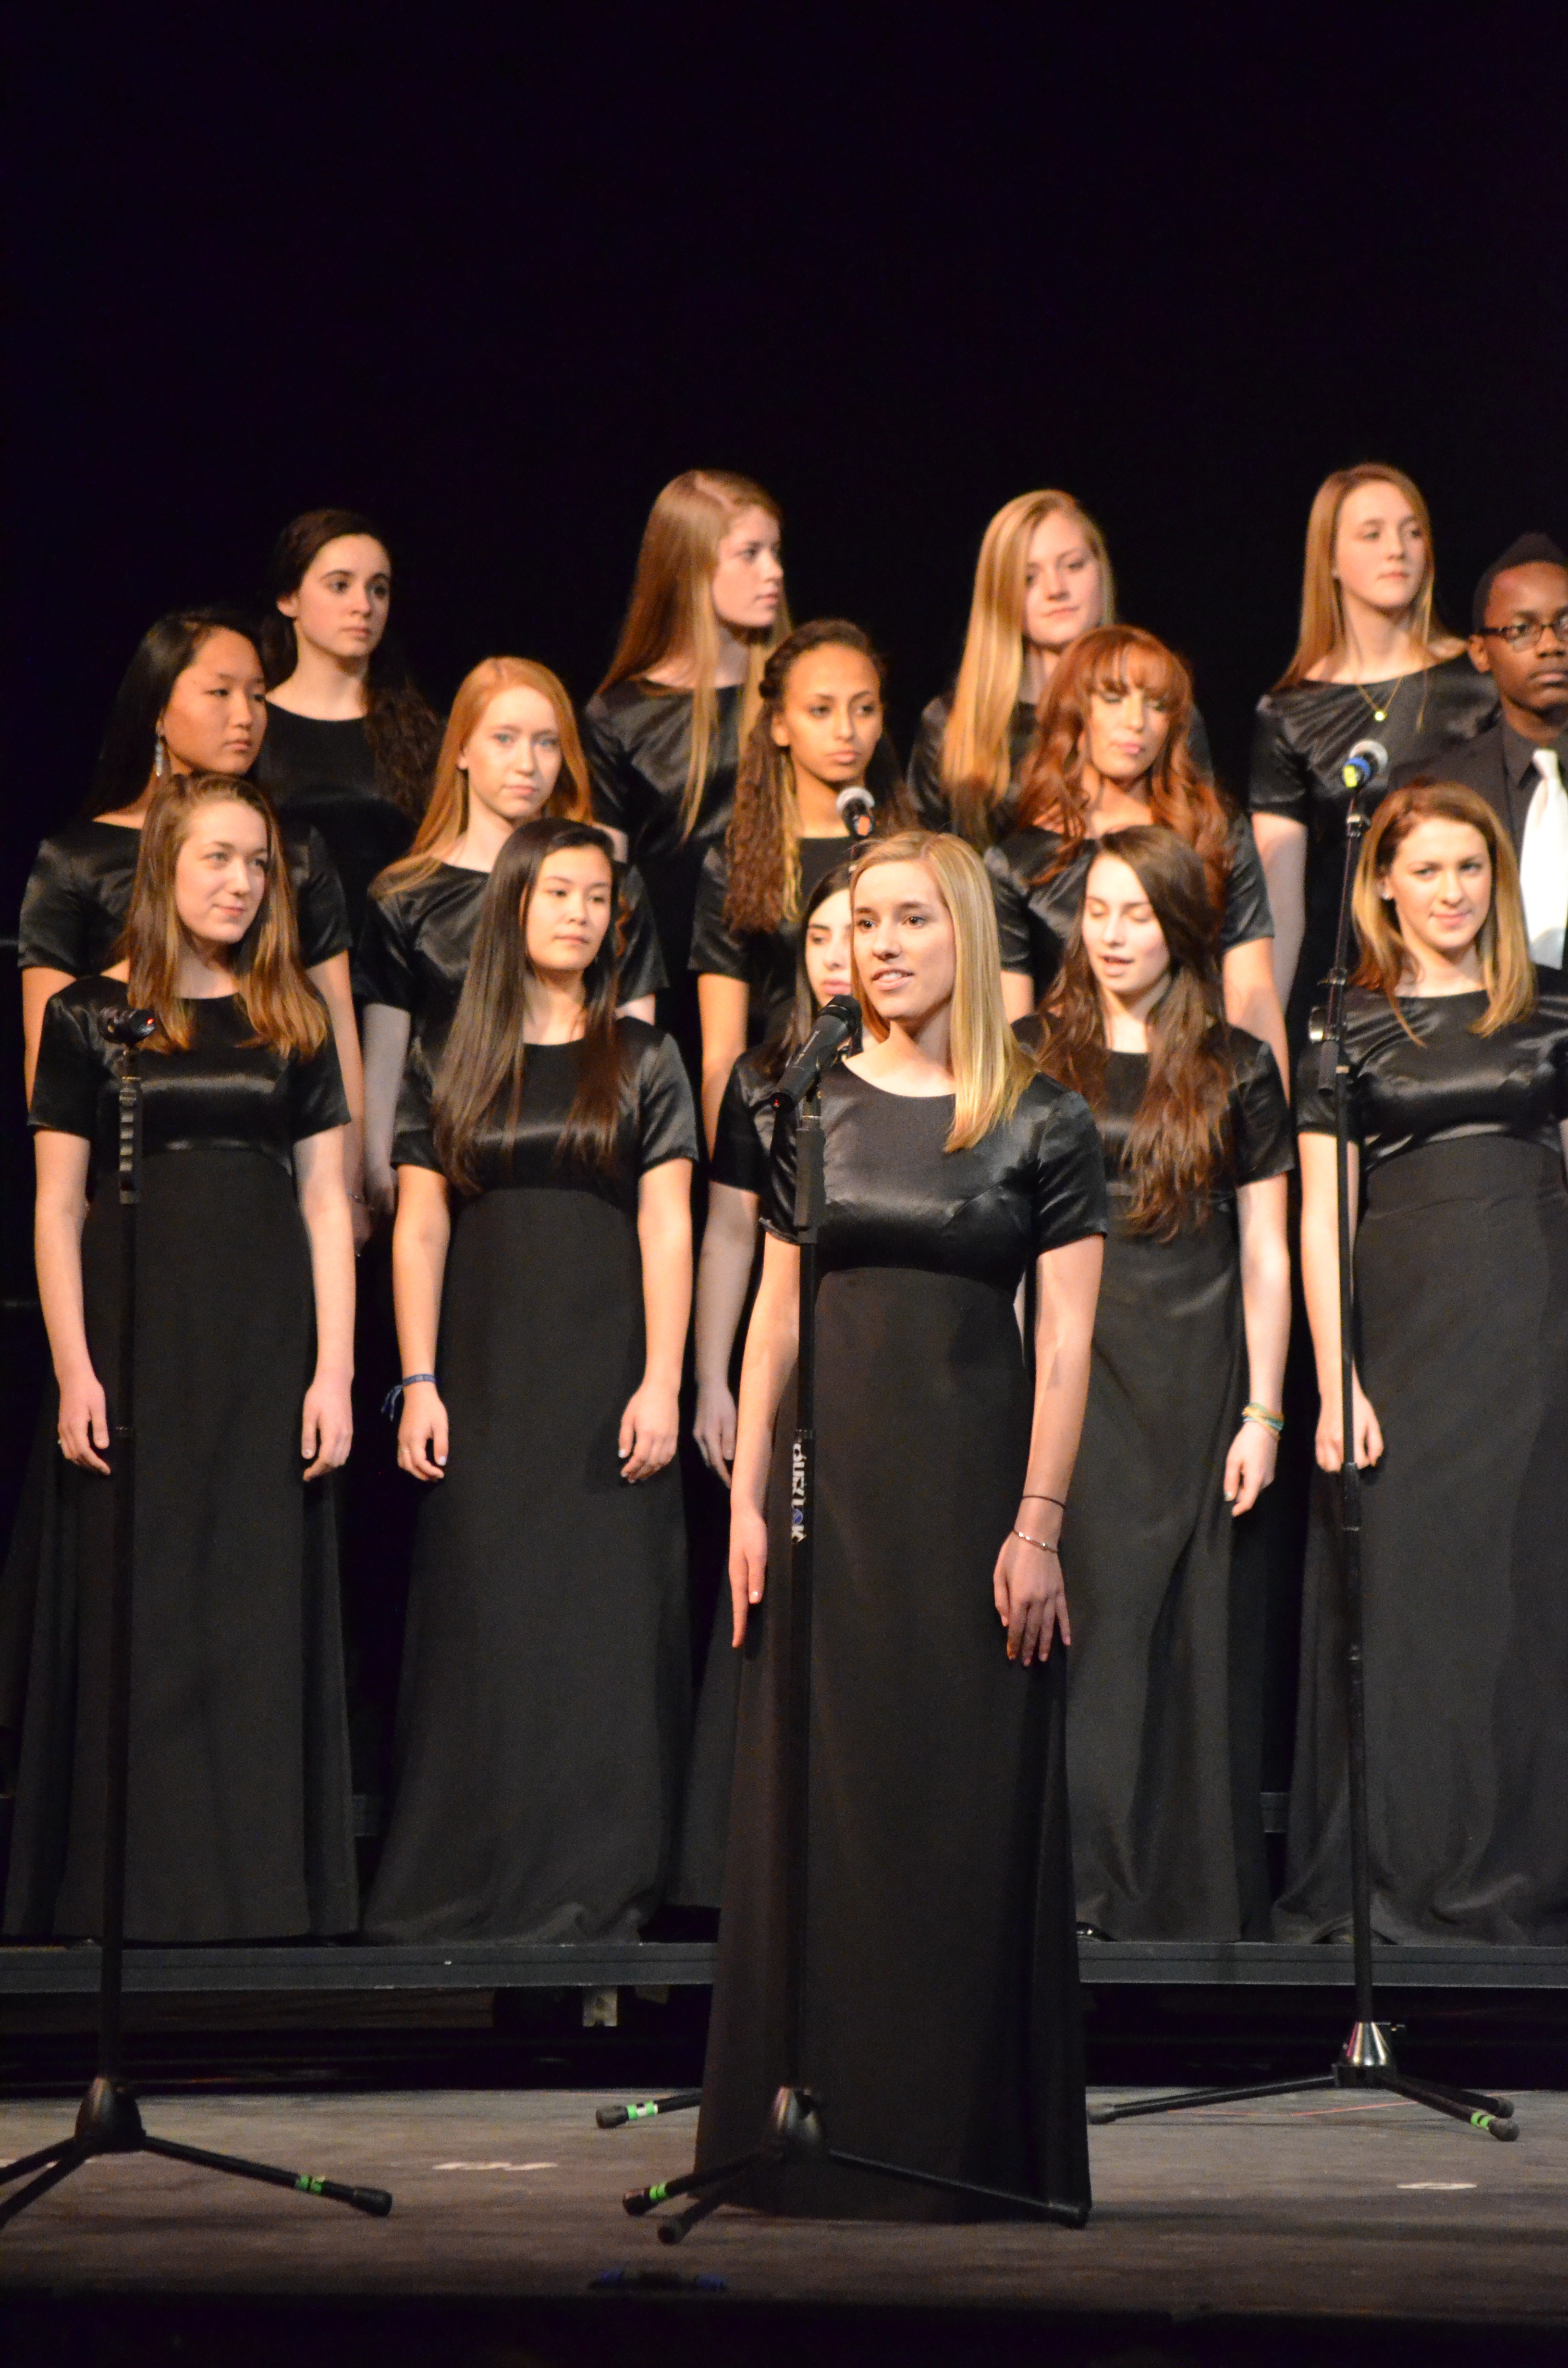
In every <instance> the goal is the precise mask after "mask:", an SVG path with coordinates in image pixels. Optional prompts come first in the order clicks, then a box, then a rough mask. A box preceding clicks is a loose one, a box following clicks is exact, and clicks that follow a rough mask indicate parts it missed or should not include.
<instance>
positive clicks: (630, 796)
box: [583, 469, 790, 1036]
mask: <svg viewBox="0 0 1568 2368" xmlns="http://www.w3.org/2000/svg"><path fill="white" fill-rule="evenodd" d="M778 537H779V516H778V505H777V503H776V502H775V501H774V500H773V497H772V495H769V494H765V493H764V492H763V490H762V487H761V486H760V485H757V484H753V483H752V481H751V479H750V478H749V477H739V476H736V475H734V474H733V472H731V471H729V470H727V469H687V471H686V472H684V474H683V475H681V476H678V477H673V478H672V479H671V480H670V483H669V484H667V485H666V486H665V488H664V490H663V492H662V493H661V494H660V495H659V497H658V499H657V501H656V502H655V503H654V504H653V509H652V511H651V512H650V514H649V518H648V524H647V526H646V528H645V529H644V531H643V535H642V549H641V551H640V552H638V555H637V575H636V578H635V580H634V582H633V584H632V586H631V602H630V604H629V606H628V608H627V611H626V621H625V623H624V624H623V625H622V627H621V629H620V639H619V642H618V643H617V644H616V652H615V655H614V657H613V658H612V659H611V660H610V665H609V671H608V674H607V675H606V677H605V678H604V680H603V682H602V683H601V684H600V685H599V688H598V690H597V692H596V694H595V696H594V697H593V698H592V699H590V700H589V701H588V703H587V705H586V707H585V709H584V711H583V740H584V745H585V748H586V751H587V758H588V771H589V774H590V776H591V778H592V780H593V785H594V812H595V814H596V815H597V819H598V820H599V821H600V822H602V823H607V824H608V825H610V827H611V828H612V829H614V830H618V831H619V832H620V834H621V836H622V837H623V838H624V839H625V840H626V842H627V848H626V851H627V853H628V855H629V856H630V858H631V861H632V862H633V863H635V864H636V866H637V868H638V870H639V871H641V872H642V877H643V879H644V881H645V882H647V887H648V894H649V896H650V898H651V899H652V902H653V916H654V919H655V920H656V921H657V923H658V928H659V940H660V944H661V947H662V949H663V951H664V957H665V970H666V971H667V972H668V973H669V977H670V981H671V984H672V986H673V987H674V988H675V990H676V1000H677V1005H678V1007H679V1011H680V1016H681V1019H682V1027H681V1032H682V1034H683V1035H692V1036H694V1035H695V1029H694V1027H693V1025H692V1022H693V1019H694V1017H695V1015H694V1013H693V1011H692V1009H691V1004H690V1000H689V989H688V986H687V956H688V955H689V953H690V951H691V923H692V913H693V910H694V908H695V905H696V902H697V882H698V875H699V872H700V871H701V869H702V859H703V857H704V856H705V855H706V854H707V852H708V850H709V848H711V847H716V846H717V845H718V844H719V842H720V841H721V840H722V837H723V836H724V826H725V825H726V824H727V823H728V821H729V819H730V807H731V804H732V803H733V798H734V793H735V770H736V767H737V765H738V763H739V761H740V752H741V748H742V746H743V745H744V742H745V740H746V738H747V737H748V735H749V734H750V732H751V727H752V724H753V723H754V721H755V719H756V703H757V695H758V690H759V687H760V685H761V681H762V669H763V666H764V665H765V664H766V662H767V654H768V652H769V650H771V649H772V648H773V646H774V644H775V643H777V642H778V641H779V640H781V639H782V637H783V635H784V634H785V633H787V632H789V630H790V619H789V614H788V612H787V610H786V609H785V606H784V571H783V568H782V567H781V565H780V564H779V559H778Z"/></svg>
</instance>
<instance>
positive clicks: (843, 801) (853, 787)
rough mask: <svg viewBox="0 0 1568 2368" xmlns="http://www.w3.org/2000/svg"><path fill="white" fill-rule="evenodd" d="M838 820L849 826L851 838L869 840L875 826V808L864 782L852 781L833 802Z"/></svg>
mask: <svg viewBox="0 0 1568 2368" xmlns="http://www.w3.org/2000/svg"><path fill="white" fill-rule="evenodd" d="M834 803H835V806H836V807H837V808H838V819H839V821H840V822H844V823H847V824H848V825H849V836H850V837H851V838H869V837H870V836H871V833H872V832H873V831H874V830H875V829H876V826H877V806H876V801H875V799H874V798H873V797H872V795H871V792H870V791H869V789H868V788H867V787H866V784H865V782H864V781H852V782H851V783H850V785H849V787H848V788H847V789H846V790H840V791H839V792H838V795H837V797H836V798H835V800H834Z"/></svg>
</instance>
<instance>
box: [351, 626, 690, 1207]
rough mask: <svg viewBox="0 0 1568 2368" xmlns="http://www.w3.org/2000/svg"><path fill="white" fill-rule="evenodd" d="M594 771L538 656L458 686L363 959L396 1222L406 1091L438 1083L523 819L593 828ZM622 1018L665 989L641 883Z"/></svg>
mask: <svg viewBox="0 0 1568 2368" xmlns="http://www.w3.org/2000/svg"><path fill="white" fill-rule="evenodd" d="M591 803H592V802H591V797H590V793H589V787H588V768H587V765H586V762H585V758H584V756H583V744H582V741H581V739H580V737H579V735H578V731H577V719H576V716H575V715H574V712H573V709H572V701H571V700H570V698H569V697H568V696H567V692H566V686H565V684H564V683H563V682H562V680H561V678H560V677H559V676H558V675H555V674H552V673H551V669H550V668H549V666H541V665H540V663H539V661H538V660H537V659H536V658H512V657H499V658H483V659H481V661H480V663H479V665H478V666H474V667H472V669H471V670H470V672H469V673H468V674H466V675H465V676H464V677H463V679H462V681H461V682H460V684H459V686H458V690H457V696H456V698H455V699H454V700H453V701H452V706H451V712H450V714H449V716H448V718H447V728H446V731H445V733H444V734H443V736H442V740H441V747H440V754H439V755H438V756H437V759H436V772H435V780H434V785H433V787H432V789H431V792H430V803H429V804H428V806H427V807H426V811H425V816H424V820H423V821H422V822H421V824H420V825H419V829H418V831H417V833H416V835H415V840H414V845H413V846H412V848H410V849H409V852H408V853H407V854H406V855H405V856H403V858H402V860H400V861H399V862H396V863H393V864H391V865H389V867H388V868H387V870H386V871H383V872H382V873H381V877H380V878H379V879H378V880H377V881H376V882H375V884H374V886H373V887H372V889H371V891H370V897H369V905H368V906H367V908H366V913H365V921H364V927H363V928H362V929H361V931H360V934H359V943H358V949H357V950H356V952H355V958H354V991H355V994H356V996H358V1000H359V1003H360V1005H361V1007H362V1008H363V1010H364V1014H365V1079H366V1093H367V1097H368V1101H367V1110H366V1181H367V1184H368V1187H369V1195H370V1200H371V1202H372V1205H373V1206H375V1207H376V1208H377V1209H378V1210H380V1211H381V1212H383V1213H390V1212H391V1209H392V1135H393V1132H394V1129H395V1125H396V1119H397V1103H398V1094H399V1090H400V1088H401V1085H402V1081H403V1073H404V1069H405V1066H406V1065H407V1064H409V1062H410V1061H411V1060H412V1062H413V1064H414V1066H415V1069H416V1070H417V1072H418V1074H419V1075H420V1076H421V1077H423V1078H424V1079H426V1081H428V1080H429V1079H431V1078H433V1077H434V1076H435V1073H436V1069H437V1066H438V1064H439V1062H440V1057H441V1051H442V1047H443V1046H444V1044H445V1042H446V1040H447V1034H448V1031H449V1029H450V1027H451V1024H452V1019H453V1015H454V1014H455V1012H456V1010H457V1008H458V997H459V996H460V995H461V993H462V985H463V980H464V978H465V977H466V975H467V973H468V966H469V959H470V956H471V954H472V951H473V933H474V930H475V929H476V928H477V927H478V925H479V908H480V906H481V905H482V904H483V901H484V888H485V883H486V882H487V881H488V880H489V878H490V875H491V872H492V871H494V868H495V860H496V857H497V856H498V855H499V854H500V852H501V849H502V848H503V847H504V846H505V845H506V841H507V839H508V838H509V837H511V835H512V833H513V831H514V830H516V829H517V825H519V823H524V822H531V821H533V820H534V819H535V818H536V817H537V816H539V815H540V814H547V815H551V816H554V817H556V818H559V819H560V820H562V821H566V822H585V821H586V820H587V819H588V817H589V814H590V812H591ZM619 889H620V910H619V916H618V919H617V924H616V926H617V930H618V933H619V939H618V942H619V961H620V972H619V977H620V994H621V997H622V1002H621V1009H622V1011H623V1012H624V1013H626V1014H628V1015H629V1016H630V1017H631V1018H632V1019H649V1020H651V1019H653V997H654V995H655V993H656V992H657V990H658V989H659V988H660V987H662V986H663V985H664V984H665V969H664V964H663V962H662V961H661V960H660V956H659V945H658V938H657V934H656V932H655V930H654V928H653V916H652V914H651V913H650V911H649V907H648V900H647V897H646V896H645V894H643V890H642V881H641V880H640V879H639V877H638V875H637V873H636V872H635V871H623V872H622V873H621V876H620V882H619Z"/></svg>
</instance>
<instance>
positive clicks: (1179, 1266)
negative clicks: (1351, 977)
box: [1027, 828, 1295, 1941]
mask: <svg viewBox="0 0 1568 2368" xmlns="http://www.w3.org/2000/svg"><path fill="white" fill-rule="evenodd" d="M1027 1026H1028V1029H1029V1030H1032V1031H1033V1032H1034V1033H1035V1034H1036V1037H1037V1041H1038V1042H1039V1043H1040V1053H1039V1057H1040V1064H1041V1066H1042V1067H1043V1068H1044V1070H1045V1072H1046V1074H1047V1075H1048V1076H1054V1077H1056V1078H1059V1079H1060V1080H1061V1082H1062V1084H1063V1085H1067V1086H1072V1087H1074V1088H1075V1089H1076V1090H1077V1091H1078V1092H1079V1093H1081V1094H1082V1095H1083V1096H1084V1097H1085V1100H1086V1101H1087V1102H1088V1104H1089V1107H1090V1109H1091V1110H1093V1111H1094V1113H1095V1117H1096V1123H1097V1125H1098V1127H1099V1131H1100V1140H1101V1144H1102V1145H1103V1147H1104V1151H1105V1157H1106V1167H1107V1173H1108V1179H1109V1191H1110V1209H1111V1229H1110V1235H1109V1238H1108V1242H1107V1244H1106V1262H1105V1273H1104V1276H1103V1278H1102V1281H1101V1283H1100V1294H1099V1301H1098V1304H1097V1306H1096V1312H1095V1354H1094V1364H1093V1368H1092V1371H1091V1373H1090V1379H1089V1403H1088V1411H1087V1413H1086V1415H1085V1421H1084V1437H1083V1442H1082V1444H1081V1446H1080V1448H1079V1450H1078V1462H1077V1465H1076V1467H1075V1469H1074V1478H1073V1491H1072V1496H1071V1499H1070V1501H1069V1504H1068V1508H1067V1519H1066V1521H1065V1523H1064V1525H1063V1528H1062V1558H1063V1561H1064V1563H1065V1565H1066V1569H1067V1579H1068V1585H1069V1587H1070V1588H1071V1590H1072V1599H1073V1652H1072V1658H1071V1662H1070V1665H1069V1671H1068V1689H1067V1769H1068V1789H1069V1792H1070V1793H1071V1795H1072V1801H1073V1871H1074V1877H1075V1880H1076V1884H1077V1895H1078V1919H1079V1923H1080V1925H1081V1926H1083V1927H1086V1928H1088V1930H1091V1931H1093V1932H1094V1933H1095V1934H1096V1936H1097V1937H1107V1936H1108V1937H1110V1938H1113V1939H1116V1940H1136V1941H1156V1940H1158V1941H1181V1940H1199V1939H1215V1940H1238V1939H1240V1937H1241V1935H1242V1930H1243V1921H1244V1917H1243V1909H1244V1890H1247V1891H1250V1890H1252V1889H1257V1890H1260V1891H1261V1892H1262V1896H1261V1898H1260V1899H1259V1900H1258V1901H1257V1902H1256V1907H1259V1908H1261V1909H1262V1910H1263V1912H1265V1913H1266V1912H1267V1891H1266V1890H1263V1889H1262V1884H1261V1881H1260V1878H1261V1877H1262V1875H1263V1872H1264V1867H1263V1833H1262V1827H1261V1823H1260V1822H1259V1816H1258V1775H1259V1771H1258V1770H1257V1769H1256V1766H1255V1767H1253V1768H1252V1769H1251V1771H1250V1782H1247V1781H1245V1779H1244V1778H1243V1781H1240V1782H1235V1781H1234V1780H1235V1778H1236V1776H1237V1773H1238V1768H1239V1763H1240V1761H1241V1752H1240V1750H1239V1748H1238V1747H1239V1745H1240V1743H1241V1740H1242V1738H1243V1737H1244V1736H1246V1735H1247V1734H1248V1733H1249V1730H1250V1722H1249V1721H1248V1719H1247V1718H1246V1715H1245V1705H1244V1704H1241V1703H1237V1702H1236V1695H1237V1691H1238V1687H1237V1679H1242V1681H1243V1682H1245V1679H1246V1677H1247V1676H1248V1675H1249V1674H1255V1673H1254V1672H1249V1670H1248V1668H1247V1658H1248V1656H1246V1655H1245V1654H1244V1652H1239V1653H1238V1654H1237V1655H1236V1659H1235V1664H1234V1665H1233V1641H1232V1640H1233V1630H1234V1629H1235V1628H1236V1627H1237V1626H1239V1625H1240V1624H1241V1623H1240V1622H1237V1620H1236V1618H1235V1614H1236V1613H1237V1612H1238V1611H1243V1610H1244V1607H1241V1606H1233V1601H1232V1554H1231V1544H1232V1534H1233V1528H1234V1523H1235V1520H1236V1519H1237V1517H1238V1516H1240V1515H1243V1514H1245V1513H1247V1512H1248V1511H1250V1509H1251V1508H1252V1507H1253V1506H1254V1505H1255V1504H1256V1502H1257V1499H1258V1497H1259V1494H1260V1493H1261V1491H1262V1490H1263V1489H1264V1488H1266V1487H1267V1486H1268V1484H1269V1482H1270V1480H1271V1479H1272V1478H1273V1474H1274V1461H1275V1449H1276V1443H1277V1441H1278V1436H1279V1431H1280V1428H1281V1416H1280V1412H1279V1405H1280V1385H1281V1382H1282V1380H1283V1376H1284V1371H1285V1347H1286V1342H1287V1340H1288V1339H1289V1338H1290V1250H1289V1248H1288V1247H1287V1243H1286V1235H1285V1195H1286V1183H1285V1178H1286V1175H1287V1173H1288V1171H1289V1170H1290V1168H1291V1167H1293V1166H1294V1165H1295V1144H1294V1139H1293V1136H1292V1132H1291V1126H1290V1107H1289V1104H1288V1103H1287V1101H1286V1099H1285V1088H1284V1086H1283V1084H1282V1083H1281V1080H1280V1076H1279V1071H1278V1065H1277V1064H1276V1062H1275V1058H1274V1055H1273V1053H1271V1052H1270V1051H1269V1049H1268V1047H1267V1044H1261V1043H1259V1042H1258V1040H1257V1038H1256V1036H1249V1035H1247V1034H1246V1033H1245V1032H1244V1030H1241V1029H1239V1028H1232V1027H1230V1026H1229V1025H1228V1024H1227V1022H1226V1019H1225V1016H1224V1002H1223V997H1222V995H1221V985H1220V975H1219V964H1218V962H1217V960H1216V958H1215V948H1214V928H1213V916H1212V913H1211V910H1210V904H1209V893H1208V883H1207V882H1206V880H1205V877H1204V871H1203V865H1202V863H1201V861H1200V860H1199V857H1198V855H1197V854H1196V852H1195V851H1194V849H1193V848H1190V847H1188V846H1187V843H1186V841H1185V840H1183V839H1180V838H1178V837H1176V834H1175V832H1174V831H1167V830H1156V829H1147V828H1143V829H1133V830H1117V831H1109V832H1108V833H1107V834H1106V837H1104V838H1103V839H1102V840H1101V842H1100V851H1099V853H1098V855H1097V856H1096V859H1095V860H1094V862H1093V864H1092V865H1091V866H1090V870H1089V876H1088V880H1087V882H1086V883H1085V893H1084V909H1083V913H1082V916H1081V917H1080V919H1079V922H1078V926H1077V928H1075V930H1074V933H1073V936H1072V937H1071V938H1070V939H1069V940H1068V945H1067V953H1066V957H1065V960H1064V961H1063V963H1062V971H1061V973H1060V974H1059V976H1058V978H1057V981H1056V984H1055V985H1054V986H1053V987H1052V989H1051V996H1050V998H1049V1000H1048V1001H1047V1004H1046V1006H1045V1008H1044V1011H1043V1012H1042V1014H1041V1018H1040V1023H1027ZM1233 1704H1234V1705H1235V1708H1236V1709H1237V1711H1238V1712H1239V1713H1240V1715H1238V1716H1236V1717H1234V1718H1233ZM1233 1794H1234V1798H1233ZM1244 1818H1245V1819H1247V1820H1249V1822H1250V1827H1251V1828H1252V1830H1251V1831H1249V1832H1247V1833H1246V1834H1244V1833H1243V1832H1242V1830H1241V1821H1242V1820H1243V1819H1244ZM1244 1865H1245V1868H1246V1871H1247V1873H1248V1874H1249V1875H1251V1876H1252V1877H1253V1882H1252V1884H1250V1885H1247V1884H1244V1879H1243V1872H1242V1870H1243V1866H1244ZM1246 1904H1247V1905H1248V1906H1249V1907H1251V1906H1253V1905H1254V1902H1253V1900H1252V1899H1251V1898H1250V1897H1249V1898H1248V1899H1247V1902H1246Z"/></svg>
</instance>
